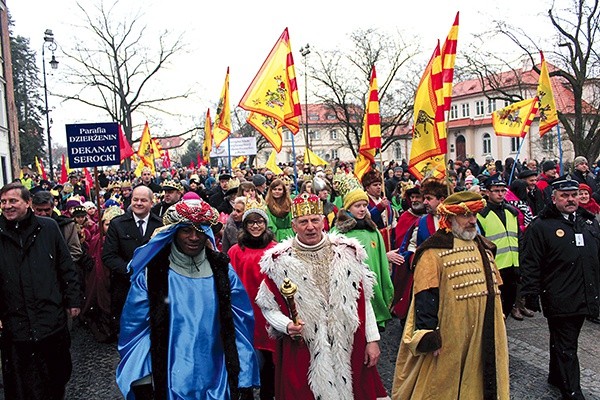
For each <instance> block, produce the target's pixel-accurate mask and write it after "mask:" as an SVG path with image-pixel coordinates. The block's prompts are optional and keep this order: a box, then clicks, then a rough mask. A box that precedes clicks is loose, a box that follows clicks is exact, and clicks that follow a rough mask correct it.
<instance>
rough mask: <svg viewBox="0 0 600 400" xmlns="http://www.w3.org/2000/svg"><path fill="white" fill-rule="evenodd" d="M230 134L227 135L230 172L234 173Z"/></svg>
mask: <svg viewBox="0 0 600 400" xmlns="http://www.w3.org/2000/svg"><path fill="white" fill-rule="evenodd" d="M229 136H230V135H228V136H227V158H228V159H229V173H230V174H233V171H232V170H231V140H229Z"/></svg>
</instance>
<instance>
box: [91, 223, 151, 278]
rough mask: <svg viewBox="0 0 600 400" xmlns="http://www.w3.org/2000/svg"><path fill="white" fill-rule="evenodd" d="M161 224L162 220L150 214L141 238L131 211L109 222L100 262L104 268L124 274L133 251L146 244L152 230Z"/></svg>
mask: <svg viewBox="0 0 600 400" xmlns="http://www.w3.org/2000/svg"><path fill="white" fill-rule="evenodd" d="M162 224H163V223H162V219H160V218H158V217H157V216H156V215H154V214H152V213H150V218H149V219H148V226H147V227H146V232H145V234H144V236H143V237H142V235H140V230H139V228H138V226H137V224H136V223H135V219H134V218H133V213H132V212H131V211H127V212H126V213H125V214H123V215H120V216H118V217H116V218H114V219H113V220H112V221H110V225H109V226H108V231H107V232H106V239H105V240H104V248H103V249H102V262H103V263H104V265H105V266H106V268H108V269H109V270H111V272H113V273H118V274H126V273H127V264H128V263H129V261H131V259H132V258H133V252H134V251H135V249H137V248H138V247H140V246H142V245H144V244H146V243H148V241H149V240H150V237H151V236H152V233H153V232H154V230H155V229H156V228H158V227H161V226H162Z"/></svg>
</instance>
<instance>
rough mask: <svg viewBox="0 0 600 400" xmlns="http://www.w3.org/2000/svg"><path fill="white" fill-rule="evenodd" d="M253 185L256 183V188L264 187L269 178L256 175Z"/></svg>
mask: <svg viewBox="0 0 600 400" xmlns="http://www.w3.org/2000/svg"><path fill="white" fill-rule="evenodd" d="M252 183H254V186H260V185H264V184H265V183H267V178H265V177H264V176H263V175H261V174H256V175H254V176H253V177H252Z"/></svg>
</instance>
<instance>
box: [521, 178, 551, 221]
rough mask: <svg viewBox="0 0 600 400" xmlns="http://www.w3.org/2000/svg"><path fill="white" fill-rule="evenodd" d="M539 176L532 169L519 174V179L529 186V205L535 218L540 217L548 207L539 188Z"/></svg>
mask: <svg viewBox="0 0 600 400" xmlns="http://www.w3.org/2000/svg"><path fill="white" fill-rule="evenodd" d="M537 176H538V174H537V172H536V171H533V170H530V169H526V170H525V171H523V172H521V173H520V174H519V179H521V180H523V181H524V182H525V183H526V184H527V204H529V207H531V212H532V213H533V215H534V216H536V215H538V214H539V213H540V212H541V211H542V210H543V209H544V207H546V203H544V195H543V194H542V191H541V190H540V188H538V187H537V180H538V178H537Z"/></svg>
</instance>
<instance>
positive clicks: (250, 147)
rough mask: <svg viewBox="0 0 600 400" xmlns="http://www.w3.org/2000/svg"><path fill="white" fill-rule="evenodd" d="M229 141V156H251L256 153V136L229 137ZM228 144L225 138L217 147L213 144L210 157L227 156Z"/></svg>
mask: <svg viewBox="0 0 600 400" xmlns="http://www.w3.org/2000/svg"><path fill="white" fill-rule="evenodd" d="M229 141H230V142H231V156H232V157H238V156H252V155H255V154H256V138H255V137H242V138H230V139H229ZM228 150H229V145H228V144H227V140H225V141H224V142H223V143H221V146H219V147H218V148H217V147H215V146H214V145H213V148H212V151H211V152H210V157H211V158H213V157H229V153H228Z"/></svg>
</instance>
